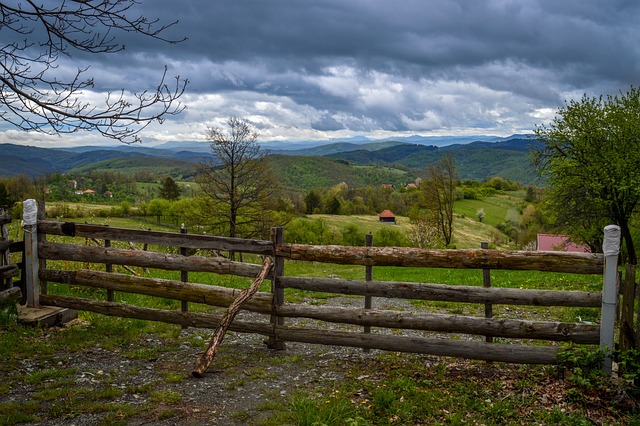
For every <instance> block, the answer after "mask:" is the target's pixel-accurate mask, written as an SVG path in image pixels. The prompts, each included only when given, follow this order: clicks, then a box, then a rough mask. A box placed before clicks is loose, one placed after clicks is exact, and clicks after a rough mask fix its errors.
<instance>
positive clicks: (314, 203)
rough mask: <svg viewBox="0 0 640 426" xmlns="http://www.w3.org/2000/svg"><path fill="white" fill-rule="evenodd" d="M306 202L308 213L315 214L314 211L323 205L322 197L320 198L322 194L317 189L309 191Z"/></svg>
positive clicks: (305, 198)
mask: <svg viewBox="0 0 640 426" xmlns="http://www.w3.org/2000/svg"><path fill="white" fill-rule="evenodd" d="M304 202H305V204H306V206H307V210H306V213H307V214H313V212H314V211H315V210H316V209H318V208H320V206H321V205H322V198H320V194H318V191H317V190H315V189H312V190H311V191H309V193H308V194H307V195H306V196H305V197H304Z"/></svg>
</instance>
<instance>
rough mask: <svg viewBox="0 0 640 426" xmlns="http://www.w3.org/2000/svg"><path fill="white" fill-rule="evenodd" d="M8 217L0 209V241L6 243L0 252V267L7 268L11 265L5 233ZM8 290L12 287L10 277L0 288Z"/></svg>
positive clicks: (7, 234)
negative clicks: (5, 246)
mask: <svg viewBox="0 0 640 426" xmlns="http://www.w3.org/2000/svg"><path fill="white" fill-rule="evenodd" d="M10 222H11V220H10V217H9V216H8V215H5V212H4V209H2V208H0V241H5V242H6V243H7V248H5V249H3V250H2V251H1V252H0V255H1V256H2V259H1V260H0V265H2V266H7V265H10V264H11V255H10V253H9V233H8V232H7V226H6V224H7V223H10ZM2 287H4V288H6V289H8V288H11V287H13V279H12V278H11V277H7V278H5V279H4V285H2V286H0V289H2Z"/></svg>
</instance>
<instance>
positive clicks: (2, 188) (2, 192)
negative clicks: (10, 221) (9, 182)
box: [0, 182, 16, 209]
mask: <svg viewBox="0 0 640 426" xmlns="http://www.w3.org/2000/svg"><path fill="white" fill-rule="evenodd" d="M15 202H16V201H15V200H14V199H13V198H11V196H10V195H9V191H7V186H6V185H5V184H4V182H0V208H2V209H9V208H10V207H11V206H13V205H14V204H15Z"/></svg>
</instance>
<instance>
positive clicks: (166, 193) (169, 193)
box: [160, 176, 181, 201]
mask: <svg viewBox="0 0 640 426" xmlns="http://www.w3.org/2000/svg"><path fill="white" fill-rule="evenodd" d="M180 192H181V191H180V185H178V184H177V183H176V181H175V180H173V178H172V177H171V176H167V177H166V178H164V180H163V181H162V182H161V183H160V198H164V199H165V200H169V201H175V200H177V199H178V198H180Z"/></svg>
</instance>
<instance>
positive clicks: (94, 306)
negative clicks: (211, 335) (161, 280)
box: [40, 294, 273, 336]
mask: <svg viewBox="0 0 640 426" xmlns="http://www.w3.org/2000/svg"><path fill="white" fill-rule="evenodd" d="M40 302H41V303H42V305H45V306H58V307H61V308H69V309H75V310H78V311H89V312H96V313H99V314H102V315H108V316H113V317H122V318H135V319H141V320H147V321H160V322H165V323H168V324H177V325H183V326H188V327H197V328H216V327H217V326H218V324H220V320H221V319H222V315H214V314H203V313H195V312H182V311H170V310H166V309H155V308H143V307H140V306H134V305H127V304H124V303H117V302H107V301H101V300H91V299H84V298H80V297H71V296H53V295H45V294H43V295H41V296H40ZM229 330H231V331H237V332H239V333H257V334H262V335H266V336H268V335H271V334H272V332H273V327H271V326H270V325H269V324H267V323H264V324H261V323H256V322H250V321H241V320H236V321H234V322H233V323H232V324H231V325H230V326H229Z"/></svg>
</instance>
